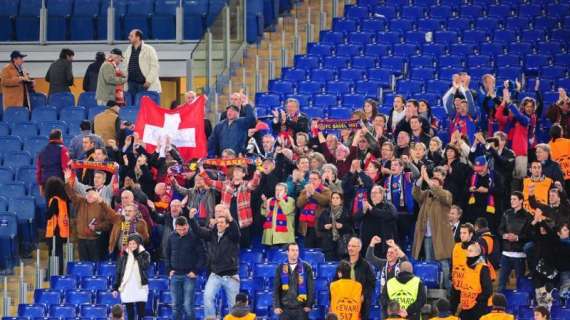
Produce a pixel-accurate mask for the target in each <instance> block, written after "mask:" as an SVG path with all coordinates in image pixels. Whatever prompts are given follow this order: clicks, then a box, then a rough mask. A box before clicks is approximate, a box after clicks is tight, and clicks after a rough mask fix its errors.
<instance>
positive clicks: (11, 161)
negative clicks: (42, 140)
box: [3, 151, 32, 171]
mask: <svg viewBox="0 0 570 320" xmlns="http://www.w3.org/2000/svg"><path fill="white" fill-rule="evenodd" d="M30 164H32V156H31V155H30V153H29V152H26V151H16V152H10V155H9V156H8V157H5V158H4V163H3V165H4V166H5V167H9V168H12V169H14V171H17V170H18V169H19V168H20V167H24V166H29V165H30Z"/></svg>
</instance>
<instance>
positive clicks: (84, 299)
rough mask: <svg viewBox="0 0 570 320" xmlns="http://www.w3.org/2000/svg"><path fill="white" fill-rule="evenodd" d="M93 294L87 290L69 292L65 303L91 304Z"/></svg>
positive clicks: (66, 293) (66, 294)
mask: <svg viewBox="0 0 570 320" xmlns="http://www.w3.org/2000/svg"><path fill="white" fill-rule="evenodd" d="M92 302H93V294H92V293H91V291H87V290H67V291H66V292H65V303H69V304H74V305H78V304H91V303H92Z"/></svg>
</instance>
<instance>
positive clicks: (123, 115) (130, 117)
mask: <svg viewBox="0 0 570 320" xmlns="http://www.w3.org/2000/svg"><path fill="white" fill-rule="evenodd" d="M138 114H139V108H138V107H136V106H126V107H123V108H121V110H120V111H119V118H120V119H121V120H127V121H130V122H131V123H135V121H136V120H137V115H138Z"/></svg>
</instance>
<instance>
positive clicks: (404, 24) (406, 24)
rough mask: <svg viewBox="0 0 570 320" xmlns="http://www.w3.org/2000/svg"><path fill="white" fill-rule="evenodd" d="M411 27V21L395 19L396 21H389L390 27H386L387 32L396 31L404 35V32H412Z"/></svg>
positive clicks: (412, 25)
mask: <svg viewBox="0 0 570 320" xmlns="http://www.w3.org/2000/svg"><path fill="white" fill-rule="evenodd" d="M413 27H414V23H413V21H412V20H408V19H396V20H392V21H390V25H389V26H388V30H390V31H398V32H400V33H404V32H406V31H410V30H412V29H413Z"/></svg>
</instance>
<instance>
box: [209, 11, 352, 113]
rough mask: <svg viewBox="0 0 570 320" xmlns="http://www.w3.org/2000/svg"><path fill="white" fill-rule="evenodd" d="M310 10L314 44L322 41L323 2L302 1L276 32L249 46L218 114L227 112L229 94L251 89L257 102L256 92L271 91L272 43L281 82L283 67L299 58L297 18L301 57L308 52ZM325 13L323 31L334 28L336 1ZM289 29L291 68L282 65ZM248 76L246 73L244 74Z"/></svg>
mask: <svg viewBox="0 0 570 320" xmlns="http://www.w3.org/2000/svg"><path fill="white" fill-rule="evenodd" d="M338 4H339V6H338V9H337V14H338V16H343V15H344V1H338ZM308 8H311V16H310V20H311V23H312V25H313V32H312V34H313V41H314V42H317V41H319V31H320V29H319V21H320V19H319V17H320V10H321V9H320V1H319V0H305V1H303V2H299V3H297V4H296V6H295V7H294V8H293V9H292V11H291V15H289V16H284V17H281V18H280V19H279V22H278V23H277V25H276V26H275V30H274V31H273V32H264V35H263V40H262V41H261V43H259V44H250V45H248V47H247V49H246V52H245V54H244V58H243V59H242V61H241V64H240V66H239V67H238V68H236V70H235V72H234V73H233V74H232V77H231V87H230V86H229V85H228V86H226V87H225V88H224V91H223V94H222V95H220V97H219V100H218V109H219V110H218V111H220V112H223V111H225V106H227V104H228V101H229V94H230V93H231V92H235V91H239V89H241V88H247V94H248V96H249V98H250V100H252V101H253V99H254V96H255V93H256V92H258V91H259V92H264V91H267V83H268V75H269V66H268V61H269V53H270V51H269V44H271V56H272V58H273V61H274V63H273V65H274V67H273V70H274V74H273V78H274V79H277V78H279V77H280V76H281V68H284V67H287V66H292V65H293V64H294V63H293V59H294V57H295V52H294V37H295V24H294V18H295V16H296V17H297V20H298V22H297V26H298V29H297V30H298V34H299V46H300V50H299V51H300V54H305V53H306V52H307V42H308V41H307V32H306V29H307V20H308V18H309V16H308V15H307V12H308ZM323 11H324V12H326V20H325V25H324V28H323V30H326V29H330V28H331V26H332V17H331V15H332V11H333V8H332V1H324V8H323ZM283 30H285V48H287V59H286V60H287V65H282V63H281V47H282V46H281V33H282V31H283ZM256 55H259V75H260V77H261V79H260V80H261V81H260V82H261V88H260V90H258V91H256V90H255V61H256V58H255V57H256ZM244 73H245V74H244Z"/></svg>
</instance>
